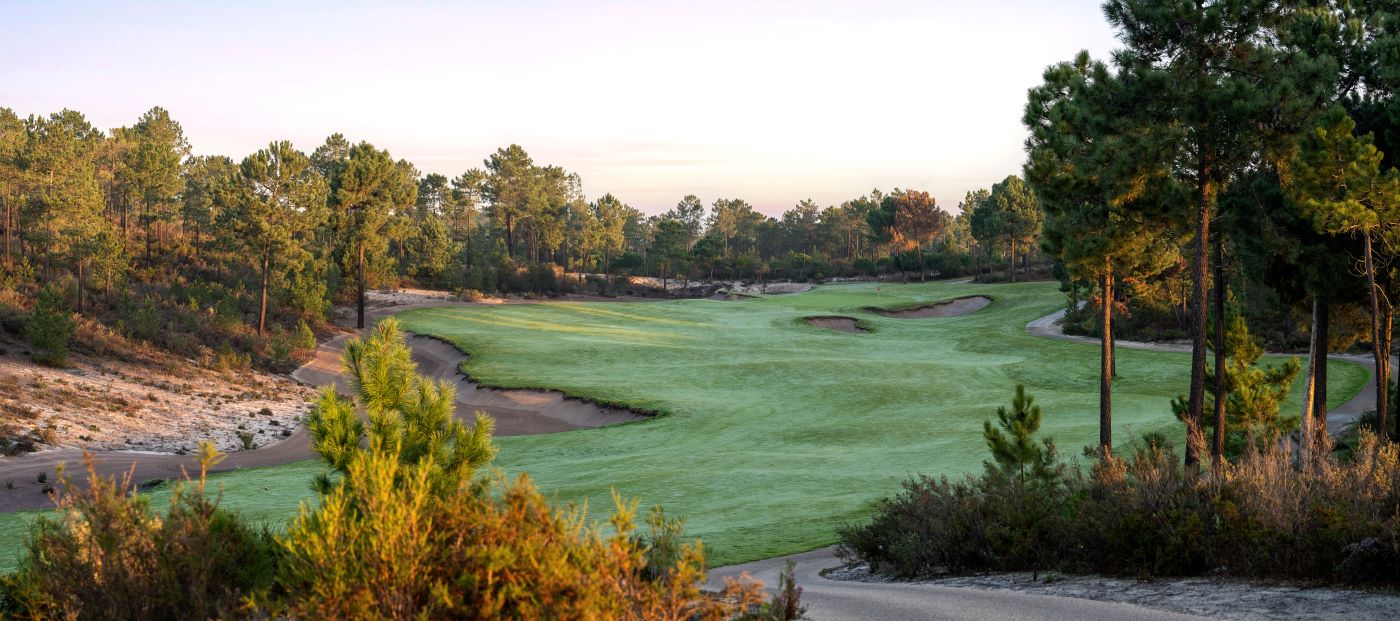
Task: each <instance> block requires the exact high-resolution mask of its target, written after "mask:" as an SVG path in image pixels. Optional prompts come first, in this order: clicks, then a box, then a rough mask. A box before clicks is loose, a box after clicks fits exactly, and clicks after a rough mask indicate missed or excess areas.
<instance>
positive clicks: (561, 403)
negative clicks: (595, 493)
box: [0, 290, 645, 512]
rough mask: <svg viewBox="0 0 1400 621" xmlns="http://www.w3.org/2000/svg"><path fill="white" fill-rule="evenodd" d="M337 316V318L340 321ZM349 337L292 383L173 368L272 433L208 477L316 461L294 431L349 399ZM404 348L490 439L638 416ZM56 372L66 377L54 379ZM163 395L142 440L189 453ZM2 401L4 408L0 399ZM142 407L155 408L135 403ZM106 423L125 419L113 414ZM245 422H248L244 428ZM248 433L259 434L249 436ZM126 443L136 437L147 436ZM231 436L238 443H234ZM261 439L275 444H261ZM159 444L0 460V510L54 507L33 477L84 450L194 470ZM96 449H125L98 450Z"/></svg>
mask: <svg viewBox="0 0 1400 621" xmlns="http://www.w3.org/2000/svg"><path fill="white" fill-rule="evenodd" d="M367 297H368V298H369V300H368V301H369V304H368V306H370V310H369V312H368V315H369V317H370V318H371V319H379V318H381V317H384V316H387V315H390V314H392V313H395V312H399V311H402V310H407V309H409V308H417V307H431V306H459V305H460V306H468V305H477V304H480V303H468V302H454V301H452V299H453V298H452V296H450V295H443V294H442V293H441V292H431V291H427V292H423V291H412V290H405V291H397V292H387V293H386V292H374V293H371V294H369V295H368V296H367ZM621 299H624V298H601V297H596V296H570V297H568V298H566V300H568V301H575V300H576V301H583V300H587V301H601V300H621ZM643 299H645V298H643ZM487 303H497V304H500V303H545V304H548V303H551V302H549V301H538V300H524V299H515V298H512V299H507V300H500V301H495V302H487ZM343 315H344V313H342V316H343ZM353 315H354V314H353V312H351V313H349V316H350V318H351V321H353ZM352 336H353V333H352V332H351V333H346V334H342V335H340V336H337V337H335V338H333V339H331V340H330V341H328V342H326V343H324V344H322V345H321V346H320V347H318V348H317V350H316V354H315V357H314V358H313V359H312V360H311V361H310V362H308V363H307V364H305V365H303V366H302V367H301V368H299V369H297V370H296V371H295V372H293V373H292V378H295V379H292V378H285V377H280V376H271V375H266V374H257V373H249V374H245V375H244V376H238V377H234V376H230V377H229V378H224V379H223V380H220V378H209V377H206V376H205V374H204V373H205V372H204V371H202V370H200V369H197V368H195V367H194V366H193V365H191V364H190V363H189V362H187V361H186V362H184V363H183V364H182V365H179V366H172V367H171V368H179V369H181V370H182V375H184V377H183V378H182V379H181V380H179V381H182V382H186V383H188V384H189V385H192V386H198V387H199V388H198V389H197V390H196V389H194V388H190V391H191V392H192V396H190V399H192V400H193V401H198V400H199V399H210V400H211V401H217V402H218V406H219V407H218V409H213V407H212V405H211V407H210V408H209V409H208V411H209V412H213V413H214V415H211V416H212V417H213V418H219V416H222V419H220V420H225V422H226V424H225V426H226V427H231V428H232V429H233V431H235V432H236V431H237V425H238V424H244V425H248V427H249V429H254V427H253V426H252V425H253V424H260V425H261V427H258V428H265V429H270V430H271V431H268V432H267V433H264V434H257V438H258V445H259V448H257V449H256V450H234V449H235V448H236V447H229V446H223V445H221V446H220V449H221V450H225V451H229V453H228V455H227V456H226V458H225V459H224V461H223V462H221V463H220V464H219V465H218V466H216V467H215V468H214V469H213V472H222V471H227V470H234V469H238V468H253V467H262V466H273V465H278V464H284V463H288V462H292V461H298V460H302V459H309V458H312V457H315V455H316V454H315V452H314V451H313V450H312V449H311V438H310V434H309V433H308V432H307V431H306V429H305V427H302V426H295V425H297V422H298V419H299V417H300V416H301V415H303V414H304V413H305V412H306V411H308V410H309V409H310V402H311V401H312V400H313V399H314V398H315V393H316V389H314V388H312V387H313V386H314V387H321V386H330V385H334V386H336V387H337V389H338V390H341V391H343V392H348V387H347V386H346V384H345V382H344V380H343V379H342V378H341V376H340V356H341V352H342V351H343V348H344V344H345V341H346V340H348V339H349V338H351V337H352ZM409 344H410V346H411V347H412V348H413V358H414V361H415V362H417V363H418V370H419V372H420V373H422V374H424V375H427V376H428V377H431V378H436V379H443V380H447V381H449V382H452V383H453V384H454V385H455V386H456V388H457V399H456V416H457V417H458V418H460V419H462V420H464V421H467V422H471V421H474V420H475V416H474V412H476V411H482V412H485V413H486V414H487V415H489V416H491V417H492V418H493V419H494V420H495V421H496V435H501V436H507V435H530V434H539V433H554V432H559V431H569V430H572V429H580V428H585V427H600V426H603V425H610V424H617V423H623V422H631V421H636V420H640V419H642V418H644V417H643V416H642V415H640V414H638V413H636V412H633V411H630V410H626V409H621V408H613V407H608V406H601V405H597V404H593V403H590V402H586V401H582V400H579V399H572V398H569V397H566V396H564V395H563V394H562V393H559V392H554V391H544V390H497V389H493V388H483V387H480V386H478V385H477V384H476V383H474V382H472V381H471V380H470V379H469V378H467V377H466V376H465V375H463V374H462V373H461V371H460V370H459V369H460V367H461V363H462V362H463V361H465V360H466V355H465V354H463V353H462V352H461V351H459V350H457V349H456V348H455V347H453V346H451V345H449V344H447V343H445V342H442V341H439V340H436V339H431V338H427V337H413V338H410V339H409ZM31 366H32V365H31ZM56 373H65V372H64V371H56ZM129 373H130V374H131V375H132V376H133V377H130V378H128V380H127V381H136V378H140V379H144V380H147V381H150V382H155V381H160V380H157V379H154V378H155V377H157V376H156V375H148V374H147V373H144V372H143V373H135V372H130V371H129ZM216 375H217V374H216ZM3 377H4V376H3V375H0V379H2V378H3ZM161 377H165V380H164V381H168V382H176V380H174V379H171V378H169V377H168V376H161ZM64 381H65V382H69V383H70V384H71V382H72V380H70V379H64ZM218 381H224V382H225V384H227V386H231V387H241V389H242V392H236V391H232V390H231V388H219V387H221V386H225V384H218V383H216V382H218ZM49 384H57V385H58V386H66V384H62V383H58V382H56V381H50V382H49ZM136 385H139V386H146V384H144V383H141V382H139V381H136ZM172 385H174V386H176V388H177V389H178V390H184V388H183V387H184V386H185V384H183V383H175V384H172ZM46 386H47V385H46ZM211 388H212V389H213V390H212V392H213V393H214V394H216V395H217V396H218V398H212V397H205V396H204V395H205V394H206V393H209V392H211ZM221 389H225V390H228V392H219V390H221ZM167 392H168V393H169V394H166V393H160V394H158V395H157V400H158V401H157V402H156V403H160V404H162V405H168V406H169V408H170V409H169V410H167V409H161V410H159V413H152V414H151V416H150V422H149V429H150V432H151V433H152V434H156V435H159V434H160V433H164V434H166V435H164V436H162V437H167V438H168V444H167V445H166V446H173V447H177V448H180V447H183V448H189V447H192V446H193V444H194V441H195V440H198V439H202V438H204V437H206V435H205V432H204V431H203V430H202V429H203V428H202V427H197V428H194V429H197V430H199V432H198V433H197V434H191V429H192V427H191V425H190V424H183V425H182V424H177V425H175V426H170V425H169V421H170V420H171V419H172V418H173V417H181V416H183V417H188V416H189V414H188V413H181V412H182V411H181V410H180V408H179V407H178V404H177V403H166V401H164V400H165V399H170V400H172V401H173V400H174V399H175V395H179V394H180V393H179V392H178V391H167ZM0 394H3V395H5V396H8V394H7V393H4V392H0ZM140 394H141V395H145V394H146V393H145V392H140ZM225 394H230V395H232V398H231V399H227V400H226V399H223V398H222V397H223V395H225ZM0 403H4V402H3V401H0ZM143 407H153V406H145V405H143ZM262 407H268V408H269V409H272V410H273V411H274V415H273V416H272V417H266V416H263V415H260V414H256V412H258V411H260V410H261V408H262ZM249 409H251V410H252V411H253V412H254V413H255V416H251V417H250V416H247V414H246V411H247V410H249ZM191 410H192V411H204V410H199V409H198V408H191ZM293 413H294V414H293ZM215 415H219V416H215ZM114 416H124V415H120V414H115V415H114ZM8 419H9V414H8V412H6V413H4V418H0V421H5V420H8ZM245 419H246V420H247V421H248V422H243V421H244V420H245ZM117 420H119V421H120V422H121V425H115V424H114V425H111V427H112V428H113V429H114V430H115V429H136V428H134V427H133V428H128V427H126V423H127V419H126V418H121V419H117ZM181 420H184V419H183V418H182V419H181ZM254 420H257V423H253V421H254ZM273 420H276V421H278V422H277V423H276V424H273V423H272V422H271V421H273ZM209 425H210V427H211V428H216V427H218V426H217V425H214V424H213V423H209ZM287 430H290V433H289V435H285V437H284V435H283V434H288V431H287ZM274 432H275V433H274ZM128 433H132V432H128ZM210 433H216V432H210ZM254 433H255V434H256V433H257V432H256V431H254ZM133 437H143V438H144V437H146V436H133ZM233 437H235V438H236V436H233ZM264 437H269V438H270V439H273V440H281V441H273V442H267V443H264V441H263V438H264ZM182 443H183V444H182ZM159 446H161V445H160V444H158V443H154V441H149V440H148V441H147V443H146V444H143V445H133V444H125V443H120V444H116V445H111V446H106V447H100V446H91V447H89V446H73V447H65V448H59V449H55V450H46V451H40V452H38V453H32V454H28V455H24V456H20V457H0V512H6V511H18V510H25V509H44V508H49V507H52V506H53V501H52V500H51V499H50V498H49V497H48V496H46V495H45V493H44V488H45V487H48V483H41V482H39V480H38V479H39V475H40V474H41V473H42V474H44V475H45V478H46V479H47V481H49V482H52V481H53V480H54V472H55V468H56V467H57V466H58V465H59V464H64V463H66V464H68V465H69V466H70V470H69V471H70V472H73V470H72V469H71V468H72V467H76V466H77V465H78V464H80V463H81V462H82V454H83V451H84V450H92V451H94V456H95V461H96V464H95V466H96V470H97V473H98V474H99V475H101V476H122V475H125V474H126V473H127V472H131V473H132V478H133V480H134V481H137V482H140V481H148V480H153V479H170V478H176V477H180V476H182V469H183V470H188V471H193V470H194V469H196V468H197V463H196V462H195V460H194V458H193V456H192V455H180V454H175V453H171V452H168V451H167V452H159V451H160V449H159V448H158V447H159ZM104 448H110V449H127V450H102V449H104ZM6 482H13V483H14V485H13V487H9V486H6V485H5V483H6Z"/></svg>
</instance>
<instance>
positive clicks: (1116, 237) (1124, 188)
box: [974, 52, 1179, 456]
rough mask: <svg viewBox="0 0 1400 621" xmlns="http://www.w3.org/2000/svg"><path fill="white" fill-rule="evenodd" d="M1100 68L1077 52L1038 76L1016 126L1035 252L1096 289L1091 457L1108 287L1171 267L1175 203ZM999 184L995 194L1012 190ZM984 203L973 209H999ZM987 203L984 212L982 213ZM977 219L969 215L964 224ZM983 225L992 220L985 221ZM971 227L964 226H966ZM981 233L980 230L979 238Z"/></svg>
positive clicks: (1104, 372) (1105, 380)
mask: <svg viewBox="0 0 1400 621" xmlns="http://www.w3.org/2000/svg"><path fill="white" fill-rule="evenodd" d="M1127 93H1128V89H1127V88H1125V87H1124V85H1123V84H1122V83H1121V81H1120V80H1119V79H1118V77H1117V76H1115V75H1113V74H1112V73H1111V72H1110V71H1109V70H1108V68H1107V66H1105V65H1104V64H1103V63H1098V62H1094V61H1092V60H1091V59H1090V58H1089V56H1088V54H1087V53H1085V52H1081V53H1080V54H1079V55H1078V56H1077V57H1076V58H1075V60H1074V61H1072V62H1068V63H1061V64H1058V65H1054V66H1052V67H1050V68H1049V69H1047V70H1046V72H1045V82H1044V84H1043V85H1042V86H1039V87H1036V88H1034V89H1032V90H1031V92H1030V96H1029V101H1028V103H1027V104H1026V113H1025V117H1024V119H1023V120H1024V123H1025V124H1026V126H1027V127H1028V128H1029V129H1030V131H1031V137H1030V138H1029V139H1028V140H1027V142H1026V147H1027V152H1028V154H1029V157H1028V159H1027V161H1026V165H1025V171H1026V179H1027V180H1028V182H1029V184H1030V186H1031V187H1032V188H1033V189H1034V190H1035V194H1036V196H1037V197H1038V202H1039V205H1040V206H1041V208H1043V210H1044V213H1045V216H1044V236H1043V240H1044V241H1043V243H1044V246H1045V249H1046V251H1047V252H1049V253H1050V254H1051V255H1053V256H1054V257H1055V258H1056V259H1057V261H1058V264H1059V265H1060V266H1061V268H1062V269H1064V270H1066V272H1067V273H1068V275H1069V277H1070V278H1071V279H1074V280H1080V281H1084V282H1089V283H1097V284H1098V290H1099V295H1098V305H1099V309H1100V313H1101V318H1100V323H1099V328H1100V332H1099V338H1100V367H1099V453H1100V455H1104V456H1106V455H1108V454H1109V453H1110V451H1111V450H1112V446H1113V414H1112V382H1113V376H1114V375H1115V374H1116V371H1115V369H1116V364H1115V361H1114V351H1113V316H1114V308H1115V300H1116V296H1115V283H1116V282H1117V281H1118V280H1119V279H1120V278H1122V277H1123V276H1131V277H1134V278H1146V277H1150V276H1152V275H1154V274H1157V273H1159V272H1161V271H1162V270H1163V269H1164V268H1165V267H1166V266H1168V265H1170V264H1172V263H1173V262H1174V261H1175V259H1176V257H1177V252H1176V250H1175V248H1176V247H1177V245H1178V241H1179V235H1177V234H1176V232H1175V231H1174V230H1173V229H1172V228H1171V227H1165V226H1162V222H1163V221H1164V220H1166V219H1167V216H1166V212H1167V211H1168V210H1169V209H1170V208H1171V207H1170V206H1171V204H1172V202H1173V199H1174V198H1176V196H1175V194H1174V193H1173V192H1172V187H1171V186H1170V185H1168V184H1164V183H1163V182H1162V181H1161V180H1162V179H1164V178H1166V176H1167V175H1165V174H1164V171H1163V168H1164V167H1165V164H1162V163H1161V161H1162V160H1161V159H1159V158H1158V157H1157V155H1159V154H1155V153H1152V152H1151V151H1150V148H1151V147H1152V145H1151V143H1148V144H1142V143H1139V142H1138V141H1136V139H1135V135H1134V132H1132V131H1131V129H1132V126H1131V121H1128V122H1125V119H1131V118H1132V117H1131V110H1130V108H1131V107H1132V106H1133V105H1134V104H1133V102H1132V101H1131V100H1130V99H1129V98H1127V97H1126V96H1125V95H1126V94H1127ZM1010 179H1011V178H1008V180H1007V181H1005V182H1003V185H1002V188H1003V189H1002V192H1001V193H1002V194H1006V193H1007V192H1008V190H1007V188H1013V187H1014V185H1015V184H1014V183H1013V182H1011V180H1010ZM1008 202H1009V201H1006V200H1003V201H1000V202H991V201H984V205H987V206H985V207H981V208H980V209H983V210H991V211H1001V209H1002V208H1001V207H1000V206H999V205H1001V204H1003V203H1008ZM988 203H990V204H988ZM977 214H978V212H974V218H975V217H977ZM981 217H983V218H989V219H994V220H1000V219H1002V218H1001V217H999V216H997V215H995V214H990V215H982V216H981ZM976 224H977V221H976V220H975V219H974V225H976ZM988 227H989V225H987V224H981V225H980V228H981V229H982V230H983V235H984V236H993V237H994V236H995V235H996V233H995V231H993V232H991V233H987V232H986V229H987V228H988Z"/></svg>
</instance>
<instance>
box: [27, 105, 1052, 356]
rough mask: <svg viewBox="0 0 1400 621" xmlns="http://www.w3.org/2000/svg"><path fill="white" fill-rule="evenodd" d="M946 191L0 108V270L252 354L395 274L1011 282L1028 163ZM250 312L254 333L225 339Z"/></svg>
mask: <svg viewBox="0 0 1400 621" xmlns="http://www.w3.org/2000/svg"><path fill="white" fill-rule="evenodd" d="M960 208H961V209H960V213H959V214H958V215H957V216H956V217H954V216H952V215H950V214H949V213H948V212H947V211H946V210H944V209H943V208H942V207H941V206H940V205H939V204H938V202H937V201H936V200H935V199H934V198H933V197H932V196H929V195H928V194H927V193H926V192H919V191H914V190H900V189H895V190H894V191H890V192H882V191H880V190H878V189H877V190H874V191H872V192H870V193H868V194H866V195H863V196H860V197H856V198H852V199H850V200H847V201H844V202H842V203H841V204H840V205H831V206H827V207H821V206H819V205H818V204H817V203H816V202H815V201H811V200H803V201H801V202H799V203H798V204H797V205H795V206H794V207H793V208H792V209H789V210H787V211H786V212H784V213H783V214H782V215H781V216H780V217H776V218H775V217H770V216H766V215H764V214H762V213H760V212H758V211H757V210H755V209H754V207H753V206H752V205H751V204H750V203H748V202H746V201H744V200H742V199H737V198H720V199H716V200H714V201H712V202H711V203H710V204H709V205H708V207H707V206H706V204H705V203H704V202H703V201H702V200H701V199H700V198H698V197H696V196H694V195H688V196H685V197H683V198H682V199H681V200H680V201H679V202H678V203H677V204H676V206H675V207H674V208H672V209H670V210H668V211H666V212H664V213H661V214H657V215H652V216H648V215H646V214H643V213H642V212H641V211H640V210H638V209H635V208H633V207H631V206H629V205H627V204H626V203H625V202H623V201H622V200H621V199H619V198H618V197H617V196H615V195H613V194H611V193H605V194H603V195H602V196H599V197H596V198H593V199H589V198H588V197H586V196H585V195H584V194H583V192H582V183H581V179H580V178H579V176H578V175H577V174H576V173H572V172H569V171H568V170H566V169H564V168H563V167H560V166H556V165H550V164H542V163H538V162H536V161H535V160H534V159H533V158H532V157H531V156H530V155H529V154H528V153H527V152H526V151H525V149H523V148H522V147H520V146H519V145H510V146H507V147H504V148H501V149H498V150H497V151H496V152H494V153H492V154H490V155H489V156H488V157H487V158H485V159H484V160H483V162H482V166H480V167H477V168H472V169H470V170H466V171H464V172H462V173H461V174H459V175H456V176H452V177H449V176H447V175H443V174H438V173H428V174H424V173H422V172H421V171H420V170H419V169H417V168H416V167H415V166H414V165H413V164H412V163H411V162H408V161H406V160H404V159H397V158H395V157H394V156H392V155H391V154H390V153H389V152H388V151H387V150H384V149H381V148H378V147H376V146H374V145H373V144H371V143H368V142H354V141H352V140H350V139H348V138H346V137H345V136H344V135H342V134H338V133H337V134H333V135H331V136H330V137H329V138H327V139H326V141H325V142H324V143H323V144H321V145H319V146H317V147H316V148H315V149H314V150H312V151H311V152H309V153H307V152H305V151H303V150H301V149H299V148H297V147H296V146H295V145H293V144H292V143H291V142H289V141H285V140H278V141H272V142H270V143H268V145H267V146H266V147H265V148H262V149H259V150H258V151H256V152H255V153H252V154H249V155H247V156H245V157H243V158H242V159H237V160H236V159H234V158H231V157H226V156H220V155H193V154H192V149H191V145H190V144H189V141H188V140H187V139H186V137H185V135H184V131H183V128H182V127H181V125H180V123H179V122H177V121H176V120H175V119H174V118H172V117H171V115H170V113H169V112H168V111H166V110H164V109H162V108H159V107H156V108H152V109H151V110H150V111H148V112H146V113H145V114H143V115H142V116H141V117H140V118H139V119H137V120H136V122H135V123H133V124H132V125H130V126H126V127H118V128H113V129H111V130H108V131H103V130H101V129H99V128H97V127H95V126H93V125H92V123H90V122H89V121H88V120H87V119H86V118H85V117H84V116H83V115H82V114H81V113H79V112H77V111H74V110H63V111H60V112H57V113H53V114H50V115H47V116H39V115H34V116H29V117H27V118H21V117H19V116H18V115H16V114H15V113H14V112H13V111H12V110H10V109H5V108H0V233H3V234H2V235H0V238H3V246H4V247H3V257H2V258H0V265H2V266H3V272H0V274H3V279H2V280H3V282H0V285H4V287H3V288H7V289H17V290H25V291H28V292H29V294H28V297H30V298H31V299H33V298H35V297H37V293H35V288H37V287H42V286H53V287H55V288H56V289H58V290H59V291H61V292H62V297H63V299H64V300H66V302H67V303H68V304H69V305H70V306H71V307H72V308H74V309H76V310H77V311H78V312H79V313H80V314H88V315H91V316H94V317H98V318H107V319H112V322H109V323H113V322H115V321H121V322H122V323H123V327H125V328H126V329H128V330H130V331H133V332H138V333H140V332H145V333H148V334H149V335H153V336H154V335H161V336H163V337H167V338H168V335H166V334H165V333H166V332H167V330H164V329H163V327H164V326H163V325H162V321H163V322H165V324H169V323H171V322H175V321H176V319H174V318H171V317H164V318H163V319H162V318H161V317H157V319H156V320H154V321H150V315H151V314H152V313H150V312H147V311H150V310H151V308H150V307H156V310H157V311H163V312H156V313H155V314H156V315H170V314H172V313H174V314H183V315H188V316H191V317H193V319H191V321H195V322H197V323H208V322H205V321H204V320H203V319H200V317H206V316H213V317H215V318H216V319H217V320H218V321H216V322H214V323H220V324H223V325H225V328H226V329H223V330H214V331H213V332H214V334H213V335H209V334H203V335H201V336H200V338H199V339H198V340H202V341H204V342H205V343H206V344H209V345H211V346H212V345H213V344H214V343H211V342H210V341H218V340H220V339H222V340H225V341H227V340H232V341H234V342H235V343H243V344H244V345H243V346H242V347H241V349H257V345H256V343H257V342H258V341H259V340H261V339H265V337H266V335H267V334H268V333H269V332H270V331H275V330H282V329H283V324H286V323H287V322H297V321H304V322H307V323H308V324H309V325H313V326H314V325H315V324H316V323H318V322H320V321H322V320H323V319H324V318H325V317H326V313H327V311H328V309H329V308H330V305H331V304H332V303H336V302H338V303H344V304H354V303H355V302H356V301H358V304H357V306H358V307H359V312H358V314H359V317H358V324H359V325H363V322H364V317H363V313H364V310H363V306H364V292H365V290H366V289H369V288H373V287H381V286H394V285H400V284H417V285H421V286H429V287H436V288H442V289H456V290H477V291H483V292H523V291H535V292H537V293H548V292H557V291H560V290H563V289H565V288H568V287H570V286H573V287H575V288H579V287H581V286H582V285H583V284H588V283H590V282H591V283H592V285H591V286H592V287H593V290H597V291H598V292H601V293H610V292H611V291H612V290H614V289H615V285H616V283H617V276H619V275H652V276H656V277H659V278H661V279H662V280H663V284H664V281H668V280H671V279H709V280H714V279H720V278H723V279H745V280H754V279H763V278H797V279H810V278H821V277H829V276H859V275H879V274H887V273H892V272H898V273H901V274H903V275H904V276H905V278H911V277H912V276H913V274H916V273H917V274H918V277H919V278H920V279H923V278H926V277H927V275H928V274H929V273H937V274H942V275H945V276H956V275H962V274H966V273H970V272H974V271H975V272H977V273H988V274H990V273H991V272H992V271H993V270H994V267H997V266H1000V267H1001V268H1002V272H1003V274H1005V275H1006V276H1009V277H1010V278H1012V279H1014V278H1015V273H1016V271H1017V270H1016V269H1013V268H1014V267H1015V266H1016V265H1017V257H1018V256H1019V257H1020V268H1019V269H1021V270H1025V269H1029V262H1028V260H1027V259H1028V257H1029V255H1030V254H1031V253H1032V252H1033V251H1034V249H1035V248H1036V246H1037V245H1038V244H1037V241H1036V240H1037V238H1038V235H1039V228H1040V221H1041V216H1040V209H1039V205H1038V203H1037V202H1036V200H1035V197H1034V195H1033V194H1032V193H1030V192H1029V191H1028V189H1027V185H1026V184H1025V183H1024V182H1022V180H1021V179H1020V178H1018V177H1015V176H1011V177H1008V178H1007V179H1006V180H1005V181H1003V182H1001V183H998V184H996V185H995V186H993V187H992V188H991V189H990V190H982V191H978V192H973V193H969V194H968V195H967V197H966V198H965V200H964V201H963V202H962V203H961V204H960ZM1018 253H1019V254H1018ZM569 274H574V275H576V278H575V279H573V280H570V279H569V277H568V275H569ZM590 274H592V275H601V278H598V277H596V276H594V277H593V278H592V279H591V281H590V277H589V276H588V275H590ZM599 281H601V282H599ZM567 282H577V283H580V285H569V284H566V283H567ZM174 307H180V308H174ZM185 307H188V308H185ZM201 313H202V315H201ZM240 318H242V319H243V321H239V320H240ZM243 322H246V324H247V326H248V327H249V329H250V331H251V333H252V334H251V335H243V336H240V335H239V330H237V329H236V328H237V326H236V325H234V324H238V323H243ZM138 324H140V325H138ZM206 332H207V331H206ZM249 343H252V345H249ZM176 349H181V348H180V347H176Z"/></svg>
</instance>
